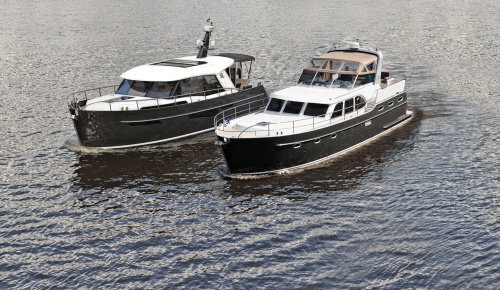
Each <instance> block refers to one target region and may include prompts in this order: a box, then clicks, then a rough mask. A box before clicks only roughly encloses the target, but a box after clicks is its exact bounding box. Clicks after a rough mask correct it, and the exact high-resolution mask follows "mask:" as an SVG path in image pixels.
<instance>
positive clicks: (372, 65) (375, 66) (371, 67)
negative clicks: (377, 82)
mask: <svg viewBox="0 0 500 290" xmlns="http://www.w3.org/2000/svg"><path fill="white" fill-rule="evenodd" d="M366 68H367V69H368V70H369V71H374V70H375V68H377V63H376V62H374V61H372V62H370V63H369V64H367V65H366Z"/></svg>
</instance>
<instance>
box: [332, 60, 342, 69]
mask: <svg viewBox="0 0 500 290" xmlns="http://www.w3.org/2000/svg"><path fill="white" fill-rule="evenodd" d="M341 64H342V62H341V61H338V60H330V69H331V70H334V71H337V70H338V69H339V68H340V65H341Z"/></svg>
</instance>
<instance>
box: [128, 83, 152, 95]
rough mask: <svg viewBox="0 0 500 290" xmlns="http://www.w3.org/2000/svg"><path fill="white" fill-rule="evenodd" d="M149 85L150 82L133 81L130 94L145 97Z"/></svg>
mask: <svg viewBox="0 0 500 290" xmlns="http://www.w3.org/2000/svg"><path fill="white" fill-rule="evenodd" d="M148 85H149V83H148V82H143V81H133V82H132V84H131V86H130V90H129V91H128V93H129V94H131V95H133V96H144V95H145V94H146V90H147V89H148Z"/></svg>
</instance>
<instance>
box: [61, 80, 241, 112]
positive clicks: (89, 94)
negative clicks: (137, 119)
mask: <svg viewBox="0 0 500 290" xmlns="http://www.w3.org/2000/svg"><path fill="white" fill-rule="evenodd" d="M118 87H119V85H114V86H107V87H100V88H95V89H89V90H84V91H78V92H74V93H71V94H69V95H68V96H67V97H66V100H67V101H68V104H69V106H71V107H73V106H75V107H79V106H80V104H79V102H80V101H87V100H89V99H93V98H97V97H102V96H105V95H114V94H115V91H116V89H117V88H118ZM111 89H112V90H111ZM238 91H241V90H240V89H235V88H216V89H210V90H205V91H198V92H192V93H188V94H182V95H176V96H169V97H158V98H148V99H141V100H134V99H132V98H133V97H137V96H127V95H124V96H123V97H121V98H113V99H108V100H103V101H101V102H102V103H109V110H110V111H113V109H112V106H111V104H112V103H113V102H117V101H119V102H122V103H135V104H136V106H137V107H136V108H137V110H139V109H141V108H148V109H151V108H155V107H157V108H160V107H161V106H164V105H177V103H179V102H182V103H185V102H186V101H187V98H189V100H190V102H191V103H193V102H194V101H201V100H206V99H207V96H211V95H214V94H218V96H217V97H220V96H221V95H222V93H225V94H233V93H236V92H238ZM127 97H131V99H130V100H128V99H127ZM181 99H182V100H181ZM193 99H194V101H193ZM155 100H156V104H154V103H153V104H152V101H155ZM161 101H170V102H161ZM171 101H173V102H171ZM97 103H99V102H97ZM141 105H144V106H141ZM115 111H121V109H120V110H119V109H116V110H115Z"/></svg>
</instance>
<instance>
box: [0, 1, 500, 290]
mask: <svg viewBox="0 0 500 290" xmlns="http://www.w3.org/2000/svg"><path fill="white" fill-rule="evenodd" d="M239 2H242V1H238V2H237V1H142V2H138V1H92V0H84V1H79V2H78V3H77V2H74V3H73V2H67V1H62V0H34V1H24V0H23V1H10V0H6V1H1V3H0V4H1V6H2V9H0V98H1V99H0V132H1V133H0V134H1V135H0V137H1V138H0V216H1V219H0V288H2V289H48V288H49V289H359V288H370V289H374V288H375V289H379V288H380V289H499V288H500V270H499V269H500V221H499V220H500V207H499V205H500V158H499V149H500V145H499V141H500V138H499V136H500V133H499V128H500V126H499V122H500V113H499V111H500V105H499V99H500V82H499V81H498V76H499V75H500V62H499V60H500V30H499V29H498V27H500V20H499V19H500V2H498V1H496V0H486V1H473V0H470V1H464V0H463V1H457V0H454V1H451V0H444V1H430V0H423V1H389V0H382V1H375V2H373V1H357V2H356V1H355V2H345V1H327V2H321V3H320V2H317V1H260V0H256V1H246V2H248V3H246V4H241V3H239ZM208 17H210V18H212V20H213V21H214V23H215V25H216V33H215V34H214V36H215V41H216V46H217V47H218V50H217V51H215V52H227V51H233V52H243V53H249V54H252V55H254V56H256V58H257V62H256V67H255V70H254V76H255V77H256V78H255V79H254V80H255V81H261V82H263V83H264V84H265V85H266V87H267V89H268V90H269V91H273V90H276V89H280V88H284V87H285V86H288V85H290V84H292V83H293V82H294V81H295V80H296V79H297V77H298V75H299V74H300V71H301V68H302V66H303V65H304V64H305V61H306V60H307V59H308V58H309V57H310V56H313V55H315V54H319V53H323V52H325V51H326V50H327V49H328V48H329V47H331V46H332V43H333V42H334V41H335V42H336V43H337V44H345V42H346V41H351V40H355V39H359V41H360V42H361V44H362V45H364V46H370V47H378V48H380V49H381V50H382V51H384V53H385V64H386V65H385V67H386V69H388V70H390V71H391V72H392V74H394V75H399V76H401V77H406V78H407V92H408V95H409V103H410V107H411V109H412V110H413V111H414V112H415V115H416V116H415V118H413V120H412V122H411V123H409V124H408V125H406V126H405V127H402V128H400V129H398V130H397V131H395V132H394V133H393V134H390V135H387V136H384V137H382V138H380V139H379V140H377V142H376V143H372V144H370V145H367V146H364V147H362V148H360V149H358V150H356V151H353V152H350V153H348V154H344V155H342V156H340V157H339V158H336V159H334V160H330V161H328V162H325V163H324V164H322V165H321V166H318V167H316V168H311V169H308V170H304V171H301V172H296V173H293V174H283V175H276V176H268V177H265V178H259V179H244V180H242V179H227V178H224V174H223V172H224V167H223V166H224V162H223V159H222V155H221V153H220V152H219V151H218V150H217V148H216V147H214V146H213V140H214V137H213V136H212V135H211V134H207V135H204V136H201V137H197V138H195V139H192V140H188V141H183V142H177V143H174V144H169V145H164V146H157V147H150V148H143V149H133V150H121V151H110V152H98V151H92V150H86V149H84V148H79V147H78V146H75V143H76V134H75V133H74V129H73V126H72V123H71V120H70V118H69V114H68V112H67V111H66V104H65V101H66V99H65V96H66V95H67V94H69V93H71V92H73V91H76V90H80V89H87V88H93V87H98V86H104V85H109V84H115V83H117V82H118V81H119V75H120V74H121V73H122V72H124V71H125V70H127V69H129V68H131V67H133V66H136V65H139V64H143V63H147V62H153V61H157V60H161V59H166V58H170V57H178V56H184V55H186V54H188V55H191V54H195V53H196V51H195V48H194V46H195V41H196V39H197V38H200V37H201V28H200V27H201V24H202V22H203V20H204V19H206V18H208Z"/></svg>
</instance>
